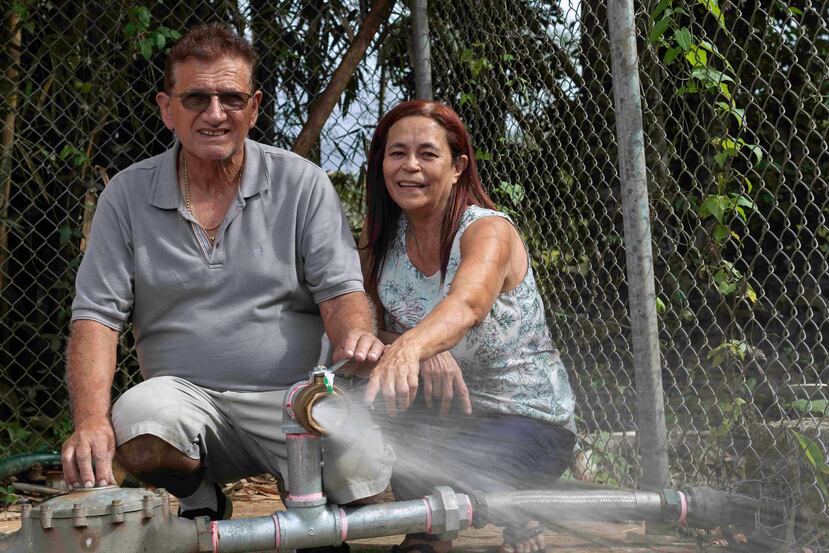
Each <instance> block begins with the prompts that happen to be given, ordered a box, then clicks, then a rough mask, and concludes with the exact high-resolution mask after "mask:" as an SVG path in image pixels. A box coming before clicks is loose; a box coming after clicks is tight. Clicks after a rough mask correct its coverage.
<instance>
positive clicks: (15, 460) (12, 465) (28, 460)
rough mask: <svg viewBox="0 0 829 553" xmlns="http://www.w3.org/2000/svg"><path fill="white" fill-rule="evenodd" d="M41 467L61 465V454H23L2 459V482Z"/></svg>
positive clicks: (0, 476)
mask: <svg viewBox="0 0 829 553" xmlns="http://www.w3.org/2000/svg"><path fill="white" fill-rule="evenodd" d="M37 464H41V465H59V464H60V454H59V453H21V454H20V455H12V456H11V457H5V458H3V459H0V480H4V479H6V478H8V477H9V476H14V475H15V474H20V473H21V472H26V471H27V470H29V469H30V468H32V467H33V466H35V465H37Z"/></svg>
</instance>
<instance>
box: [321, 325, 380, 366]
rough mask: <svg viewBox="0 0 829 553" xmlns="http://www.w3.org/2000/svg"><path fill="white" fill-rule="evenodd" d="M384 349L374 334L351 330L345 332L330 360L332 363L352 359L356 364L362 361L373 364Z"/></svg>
mask: <svg viewBox="0 0 829 553" xmlns="http://www.w3.org/2000/svg"><path fill="white" fill-rule="evenodd" d="M385 347H386V346H385V345H383V342H381V341H380V338H378V337H377V336H375V335H374V334H371V333H369V332H365V331H362V330H358V329H353V330H349V331H347V332H346V334H345V336H343V338H342V340H341V341H340V343H339V344H337V347H336V348H334V354H333V355H332V359H333V360H334V361H339V360H341V359H354V361H356V362H357V363H362V362H363V361H369V362H371V363H374V362H375V361H377V360H378V359H380V356H381V355H382V354H383V349H384V348H385Z"/></svg>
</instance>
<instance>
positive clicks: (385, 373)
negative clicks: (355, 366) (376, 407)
mask: <svg viewBox="0 0 829 553" xmlns="http://www.w3.org/2000/svg"><path fill="white" fill-rule="evenodd" d="M420 357H421V355H420V351H419V349H418V348H416V347H414V346H411V345H409V344H406V343H404V340H397V341H395V342H394V343H393V344H391V345H388V346H386V349H385V351H384V352H383V356H382V357H380V360H379V361H378V362H377V364H376V365H375V366H374V369H372V371H371V376H369V378H368V386H366V393H365V401H366V403H368V404H369V405H371V404H372V403H374V398H376V397H377V394H378V393H379V392H382V393H383V401H384V402H385V404H386V412H387V413H388V414H389V416H390V417H394V416H396V415H397V411H398V410H399V411H405V410H406V409H408V408H409V406H411V404H412V402H413V401H414V398H415V396H416V395H417V375H418V373H419V372H420Z"/></svg>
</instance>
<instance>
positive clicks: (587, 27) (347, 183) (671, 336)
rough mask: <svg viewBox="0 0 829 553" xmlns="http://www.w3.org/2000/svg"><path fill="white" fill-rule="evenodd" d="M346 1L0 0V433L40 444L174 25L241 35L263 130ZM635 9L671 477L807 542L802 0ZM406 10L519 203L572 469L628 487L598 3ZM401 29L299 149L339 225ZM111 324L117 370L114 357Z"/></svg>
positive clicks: (826, 272) (817, 98)
mask: <svg viewBox="0 0 829 553" xmlns="http://www.w3.org/2000/svg"><path fill="white" fill-rule="evenodd" d="M369 7H370V6H369V5H368V3H366V2H356V1H344V0H343V1H331V2H324V1H322V0H317V1H312V0H303V1H284V2H266V1H264V0H251V1H249V2H242V3H240V2H236V1H232V2H230V1H211V2H207V1H203V2H200V3H197V4H193V3H183V2H180V3H172V2H168V3H165V4H162V3H161V2H153V1H150V2H144V3H136V4H132V3H127V4H122V3H112V2H107V1H104V0H99V1H92V2H85V3H82V5H81V7H80V8H79V7H78V3H77V2H66V1H63V2H62V1H59V0H53V1H51V2H48V3H47V2H39V1H33V0H31V1H25V0H18V1H17V3H15V4H14V7H13V9H12V11H11V12H10V13H11V15H10V16H9V17H8V18H7V19H6V25H5V27H4V30H3V33H4V40H3V44H5V45H6V46H5V47H4V49H3V51H2V55H3V60H4V65H3V67H4V71H5V72H4V76H3V77H0V88H2V90H3V104H2V106H0V110H2V111H3V116H4V121H5V125H4V128H3V136H2V139H3V150H2V155H3V158H2V183H3V185H2V188H0V190H2V193H3V196H2V197H0V263H2V265H0V279H1V280H0V293H1V294H2V297H1V299H0V419H1V420H3V421H4V424H3V425H0V451H2V452H3V453H6V452H17V451H21V450H33V449H37V448H39V447H56V446H57V445H58V444H59V443H60V441H61V440H62V438H63V437H64V436H65V435H66V433H67V432H69V431H70V423H69V419H68V416H67V409H66V392H65V389H64V386H63V383H62V377H63V350H64V347H65V339H66V330H67V322H68V317H69V311H68V309H69V306H70V302H71V296H72V285H73V278H74V272H75V270H76V268H77V265H78V261H79V259H80V256H81V255H82V242H83V237H84V232H85V230H84V229H85V225H86V224H88V220H89V217H90V216H91V212H92V209H93V208H94V199H95V196H96V192H97V191H98V190H100V189H101V188H102V186H103V185H104V183H105V181H106V176H107V175H112V174H114V173H115V172H117V171H118V170H120V169H122V168H124V167H126V166H127V165H129V164H130V163H132V162H134V161H136V160H138V159H141V158H144V157H147V156H150V155H154V154H156V153H159V152H161V151H163V150H164V149H165V148H167V147H168V146H169V145H170V143H171V140H172V137H171V136H170V135H169V133H168V132H167V131H166V129H164V128H163V125H162V124H161V121H160V119H159V118H158V116H157V114H156V110H155V107H154V104H153V101H152V99H153V96H154V93H155V91H156V90H157V89H158V88H159V86H160V81H161V73H162V67H163V56H164V49H165V48H167V47H168V45H169V43H170V42H172V41H173V40H174V39H175V37H176V33H177V32H179V31H181V30H183V29H185V28H187V27H189V26H191V25H193V24H195V23H197V22H202V21H225V22H227V23H229V24H231V25H233V26H235V27H236V28H237V29H238V30H239V31H240V32H241V33H243V34H244V35H245V36H247V37H249V38H251V40H252V41H253V42H254V44H255V45H256V46H257V48H258V49H259V51H260V54H261V56H262V65H261V68H260V71H259V73H258V74H257V80H258V82H259V86H261V87H262V88H263V90H264V91H265V95H266V101H265V103H264V105H263V108H262V115H261V117H260V120H259V123H258V126H257V129H256V131H255V133H254V136H253V138H255V139H258V140H262V141H264V142H268V143H273V144H276V145H279V146H284V147H289V146H290V144H291V142H292V140H293V139H294V138H295V137H296V135H297V134H298V132H299V130H300V128H301V126H302V124H303V122H304V121H305V119H306V117H307V115H308V112H309V109H310V108H311V106H312V104H313V101H314V99H316V98H317V97H319V95H320V94H321V92H322V91H323V89H324V88H325V86H326V85H327V83H328V81H329V79H330V76H331V74H332V73H333V71H334V69H335V68H336V66H337V64H338V62H339V60H340V59H341V58H342V55H343V53H344V51H345V49H346V48H347V46H348V44H349V43H350V41H351V39H352V38H353V36H354V35H355V34H356V32H357V29H358V27H359V25H360V22H361V21H362V19H363V18H365V15H366V13H367V11H368V9H369ZM636 9H637V13H636V22H637V26H638V52H639V64H640V65H639V73H640V79H641V95H642V109H643V114H642V115H643V119H644V127H645V136H644V140H645V152H646V161H647V170H648V186H649V200H650V214H651V230H652V241H653V246H654V248H653V249H654V252H653V255H654V265H655V267H654V270H655V280H656V288H657V295H656V299H655V305H654V306H653V307H654V309H656V311H657V314H658V317H659V323H660V324H659V343H660V349H661V356H662V371H661V373H662V378H663V383H664V390H665V404H664V409H665V416H666V421H667V426H668V428H667V432H668V444H669V451H668V454H669V459H670V462H671V464H670V477H671V480H672V484H674V485H678V486H681V485H702V484H709V485H713V486H716V487H728V488H731V489H735V490H737V491H740V492H742V493H747V494H749V495H752V496H754V497H758V498H762V499H764V500H766V501H765V502H764V505H767V506H768V510H769V512H775V513H777V514H776V515H775V516H767V517H766V516H761V517H760V520H758V522H759V524H758V526H760V527H761V531H762V532H764V536H765V538H766V539H767V540H781V543H782V542H788V543H798V544H801V545H803V546H804V547H811V548H813V550H821V548H824V549H825V548H826V547H827V543H826V540H827V538H826V532H827V530H829V513H828V512H827V507H826V502H827V499H829V493H828V492H827V487H829V466H827V459H829V454H827V451H826V441H827V440H826V436H827V430H829V421H828V420H827V405H829V391H827V389H828V388H827V384H826V382H827V381H829V365H827V350H826V347H825V346H824V345H823V342H824V341H823V338H824V337H825V335H826V334H827V331H829V323H827V299H826V298H827V297H829V296H827V286H829V266H828V265H827V252H829V228H827V225H826V215H827V213H829V197H827V196H828V194H829V190H827V181H826V174H827V172H828V171H829V148H827V132H829V131H827V129H828V128H829V80H827V73H829V67H827V59H829V16H827V7H826V5H825V3H824V4H820V3H817V2H810V1H808V0H800V1H797V2H792V3H790V4H787V3H784V2H782V1H779V0H777V1H774V2H765V3H759V2H754V1H748V0H746V1H725V0H722V1H720V2H717V1H716V0H699V1H696V2H693V1H691V0H687V1H684V2H683V1H681V0H674V1H670V0H662V1H657V0H651V1H649V2H642V3H637V4H636ZM428 13H429V18H428V19H429V27H430V49H431V63H432V69H433V71H432V79H433V87H434V96H435V98H437V99H440V100H443V101H446V102H448V103H449V104H451V105H453V106H454V107H455V108H456V109H457V110H458V111H459V112H460V113H461V116H462V118H463V119H464V121H465V122H466V123H467V125H468V127H469V129H470V131H471V133H472V135H473V137H474V143H475V145H476V149H477V154H478V159H479V161H480V169H481V172H482V176H483V178H484V181H485V184H486V185H487V186H488V189H489V191H490V193H491V194H492V196H493V198H494V199H495V200H496V202H497V203H498V204H499V205H500V206H501V207H502V208H503V209H504V210H506V211H507V212H509V213H510V214H511V215H512V216H513V218H514V219H515V220H516V222H517V223H518V224H519V226H520V227H521V229H522V232H523V234H524V236H525V238H526V240H527V243H528V246H529V249H530V252H531V254H532V257H533V267H534V270H535V271H536V275H537V280H538V282H539V285H540V286H541V289H542V293H543V295H544V298H545V301H546V305H547V310H548V316H549V323H550V327H551V330H552V332H553V335H554V341H555V343H556V344H557V346H558V347H559V348H560V349H561V351H562V354H563V356H564V358H565V360H566V362H567V364H568V367H569V368H570V371H571V376H572V382H573V385H574V388H575V390H576V393H577V399H578V407H577V415H578V426H579V431H580V434H581V436H580V437H581V442H582V444H581V445H582V447H583V452H582V455H581V466H580V467H579V472H584V474H585V477H586V478H589V479H592V480H593V481H595V482H598V483H601V484H608V485H613V486H625V487H634V486H636V485H637V483H638V482H640V480H641V479H642V476H643V475H642V472H641V471H642V469H641V463H640V460H639V458H638V457H637V423H636V406H637V401H647V398H641V397H637V394H636V386H635V379H634V360H633V356H632V346H631V341H632V336H631V321H630V318H629V315H628V313H629V306H628V301H629V297H628V294H629V292H628V281H627V278H628V277H627V271H626V263H625V247H624V232H623V220H622V208H621V203H622V195H621V191H622V183H621V182H620V179H619V170H618V166H619V163H618V154H617V139H616V127H615V119H616V117H615V112H614V102H613V87H612V85H613V75H612V71H611V58H610V52H611V47H610V42H609V32H608V25H609V24H610V22H609V21H608V16H607V10H606V8H605V5H604V3H600V2H586V1H584V0H581V1H578V0H561V1H558V2H539V1H533V0H512V1H507V0H487V1H476V2H471V1H470V0H457V1H454V2H440V1H432V2H430V3H429V12H428ZM410 33H411V31H410V17H409V11H408V8H407V6H405V5H401V4H399V3H398V4H397V5H396V6H395V7H394V8H393V11H392V14H391V15H390V17H389V19H388V21H387V22H386V24H385V25H384V26H383V27H382V28H381V30H380V32H379V36H378V37H376V39H375V41H374V42H372V45H371V46H370V47H369V51H368V53H367V55H366V57H365V58H364V59H363V61H362V63H361V64H360V66H359V68H358V70H357V73H356V74H355V77H354V78H353V79H352V80H351V82H350V83H349V87H348V88H347V90H346V91H345V92H344V94H343V96H342V98H341V101H340V103H339V104H338V107H337V109H336V110H335V113H334V114H333V115H332V117H331V118H330V119H329V120H328V122H327V123H326V126H325V128H324V129H323V132H322V136H321V139H320V143H319V146H318V147H317V148H316V149H315V150H314V151H313V152H312V154H311V157H312V158H313V159H314V160H315V161H318V162H319V163H320V164H321V165H322V167H324V168H325V169H326V170H328V171H329V174H330V175H331V176H332V180H333V181H334V183H335V185H336V186H337V188H338V190H339V192H340V194H341V197H342V199H343V202H344V204H345V207H346V209H347V210H348V212H349V217H350V220H351V222H352V226H353V227H354V228H355V229H357V228H358V227H359V226H360V224H361V201H362V193H361V182H362V178H363V174H362V170H363V167H362V165H363V161H364V157H365V156H364V153H365V149H366V147H367V142H368V140H369V139H370V135H371V131H372V129H373V125H374V124H375V122H376V121H377V119H378V118H379V116H380V115H381V114H382V113H383V111H384V110H385V109H387V108H388V107H389V106H391V105H393V104H394V103H396V102H397V101H399V100H401V99H403V98H409V97H412V96H413V92H414V89H415V86H414V76H413V72H412V69H411V67H412V61H411V55H412V54H411V48H410ZM18 45H19V46H18ZM130 339H131V338H130V336H129V334H125V336H124V343H123V348H122V354H121V356H120V361H119V362H120V370H119V373H118V377H117V379H116V393H117V391H119V390H123V389H124V388H125V387H127V386H128V385H129V384H130V382H132V381H133V379H134V378H136V376H137V362H136V360H135V358H134V356H133V355H132V354H131V349H130V343H129V342H130ZM780 511H782V512H783V513H784V515H785V516H784V517H780V516H779V512H780ZM761 515H762V513H761ZM771 543H777V542H771Z"/></svg>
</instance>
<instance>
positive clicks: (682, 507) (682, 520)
mask: <svg viewBox="0 0 829 553" xmlns="http://www.w3.org/2000/svg"><path fill="white" fill-rule="evenodd" d="M677 493H678V494H679V525H680V526H682V527H683V528H685V527H686V526H688V499H687V498H686V497H685V494H684V493H682V492H677Z"/></svg>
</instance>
